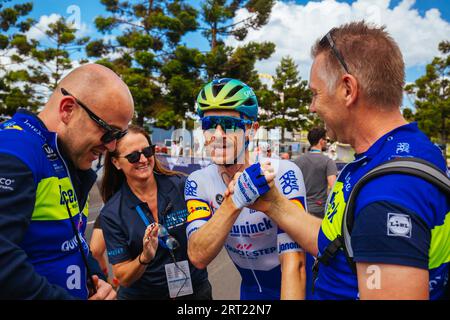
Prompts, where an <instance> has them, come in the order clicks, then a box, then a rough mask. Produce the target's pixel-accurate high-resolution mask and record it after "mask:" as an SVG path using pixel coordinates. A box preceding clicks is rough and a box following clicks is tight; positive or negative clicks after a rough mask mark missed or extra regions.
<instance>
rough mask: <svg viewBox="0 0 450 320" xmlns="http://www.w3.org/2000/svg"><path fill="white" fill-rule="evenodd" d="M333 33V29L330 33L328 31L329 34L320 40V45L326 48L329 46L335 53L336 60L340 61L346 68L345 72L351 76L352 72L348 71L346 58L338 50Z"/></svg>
mask: <svg viewBox="0 0 450 320" xmlns="http://www.w3.org/2000/svg"><path fill="white" fill-rule="evenodd" d="M333 31H334V29H331V30H330V31H328V33H327V34H326V35H325V36H324V37H323V38H322V39H321V40H320V42H319V45H320V46H322V47H324V48H325V47H328V46H329V47H330V48H331V51H332V52H333V54H334V56H335V57H336V59H338V61H339V63H340V64H341V66H342V67H343V68H344V70H345V72H347V73H348V74H350V72H349V71H348V67H347V64H346V63H345V60H344V57H343V56H342V54H341V53H340V52H339V50H338V49H337V48H336V45H335V44H334V41H333V37H332V36H331V33H332V32H333Z"/></svg>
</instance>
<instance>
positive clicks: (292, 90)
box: [258, 57, 314, 143]
mask: <svg viewBox="0 0 450 320" xmlns="http://www.w3.org/2000/svg"><path fill="white" fill-rule="evenodd" d="M258 95H259V98H260V106H261V109H262V110H263V111H262V114H261V116H260V122H261V124H262V125H264V126H266V127H267V128H269V129H272V128H275V127H281V128H283V129H286V130H288V131H294V130H300V129H308V128H309V126H310V125H311V124H313V123H314V122H313V119H310V117H311V116H310V115H308V113H309V111H308V105H309V104H310V103H311V92H310V90H309V89H308V86H307V81H306V80H302V78H301V77H300V76H299V72H298V70H297V65H296V64H295V63H294V60H293V59H292V58H290V57H283V58H282V59H281V62H280V65H279V66H278V67H277V69H276V75H275V76H274V77H273V85H272V90H269V89H268V88H267V87H266V86H264V88H263V89H261V90H260V91H259V92H258ZM281 140H282V143H284V130H282V137H281Z"/></svg>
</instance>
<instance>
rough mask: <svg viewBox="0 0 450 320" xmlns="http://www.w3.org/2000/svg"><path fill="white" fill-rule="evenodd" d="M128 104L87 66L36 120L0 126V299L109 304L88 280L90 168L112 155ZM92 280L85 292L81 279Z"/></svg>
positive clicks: (111, 77)
mask: <svg viewBox="0 0 450 320" xmlns="http://www.w3.org/2000/svg"><path fill="white" fill-rule="evenodd" d="M133 109H134V107H133V100H132V97H131V94H130V92H129V90H128V88H127V86H126V85H125V83H123V81H122V80H121V79H120V78H119V77H118V76H117V75H116V74H115V73H114V72H112V71H111V70H110V69H108V68H106V67H103V66H101V65H96V64H87V65H84V66H81V67H79V68H77V69H75V70H73V71H72V72H71V73H70V74H69V75H67V76H66V77H65V78H64V79H62V80H61V82H60V83H59V84H58V86H57V88H56V90H55V91H54V92H53V94H52V95H51V97H50V99H49V101H48V102H47V104H46V105H45V107H44V109H43V110H42V112H40V113H39V115H37V116H36V115H34V114H32V113H30V112H28V111H27V110H25V109H20V110H18V111H17V113H16V114H15V115H14V116H13V117H12V118H11V119H10V120H8V121H6V122H4V123H2V124H0V299H73V298H78V299H86V298H88V295H89V293H88V291H89V289H91V290H92V291H91V296H90V299H95V300H103V299H113V298H115V292H114V290H112V287H111V286H110V285H109V284H108V283H106V282H104V281H102V280H100V279H98V277H97V276H92V275H90V274H88V272H87V271H88V268H89V256H88V255H89V249H88V246H87V244H86V241H85V239H84V231H85V229H86V223H87V216H88V205H87V203H88V194H89V190H90V189H91V187H92V185H93V184H94V182H95V180H96V175H95V173H94V172H93V171H92V170H91V169H90V168H91V164H92V162H93V161H94V160H96V159H98V157H99V155H100V154H101V153H103V152H104V151H106V150H110V151H112V150H114V149H115V146H116V141H117V140H118V139H120V138H121V137H122V136H123V135H124V134H125V133H126V128H127V127H128V123H129V121H130V120H131V118H132V115H133ZM89 278H90V279H91V280H92V282H93V283H92V284H91V287H90V288H88V280H89Z"/></svg>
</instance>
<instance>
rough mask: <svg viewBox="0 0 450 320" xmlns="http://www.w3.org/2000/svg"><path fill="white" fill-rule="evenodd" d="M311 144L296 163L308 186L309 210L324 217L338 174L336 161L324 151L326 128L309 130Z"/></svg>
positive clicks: (325, 147) (325, 146) (317, 215)
mask: <svg viewBox="0 0 450 320" xmlns="http://www.w3.org/2000/svg"><path fill="white" fill-rule="evenodd" d="M308 141H309V144H310V145H311V147H310V149H309V152H308V153H305V154H304V155H302V156H301V157H299V158H298V159H296V160H295V161H294V163H295V164H296V165H297V166H298V167H299V168H300V170H302V172H303V176H304V179H305V186H306V198H307V201H308V212H309V213H311V214H313V215H315V216H316V217H319V218H323V216H324V214H325V203H326V201H327V195H328V192H329V190H331V188H332V187H333V184H334V182H335V181H336V176H337V167H336V163H335V162H334V161H333V160H331V159H330V158H329V157H327V156H325V155H324V154H323V152H325V151H326V149H327V132H326V130H325V129H324V128H313V129H311V130H310V131H309V132H308Z"/></svg>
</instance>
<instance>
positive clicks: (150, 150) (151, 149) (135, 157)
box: [119, 145, 155, 163]
mask: <svg viewBox="0 0 450 320" xmlns="http://www.w3.org/2000/svg"><path fill="white" fill-rule="evenodd" d="M141 154H143V155H144V157H146V158H150V157H151V156H153V155H154V154H155V145H151V146H148V147H145V148H144V149H142V151H133V152H131V153H129V154H127V155H126V156H124V157H119V158H126V159H127V160H128V162H129V163H136V162H138V161H139V160H140V159H141Z"/></svg>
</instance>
